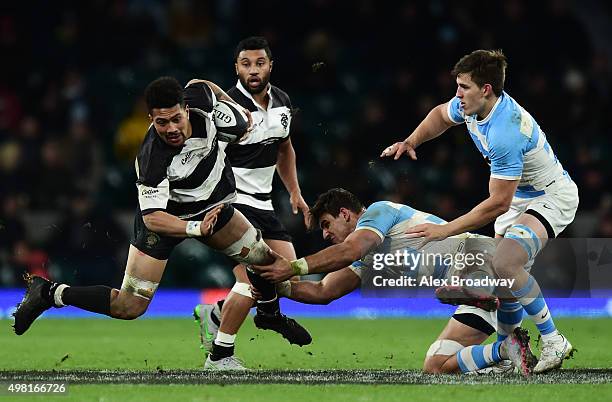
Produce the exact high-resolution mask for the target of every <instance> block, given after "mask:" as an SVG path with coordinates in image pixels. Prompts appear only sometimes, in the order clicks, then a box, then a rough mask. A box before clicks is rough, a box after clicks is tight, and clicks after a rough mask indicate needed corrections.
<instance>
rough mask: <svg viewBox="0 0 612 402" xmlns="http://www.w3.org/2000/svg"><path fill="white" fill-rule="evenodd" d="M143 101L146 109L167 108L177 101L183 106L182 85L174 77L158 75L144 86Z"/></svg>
mask: <svg viewBox="0 0 612 402" xmlns="http://www.w3.org/2000/svg"><path fill="white" fill-rule="evenodd" d="M144 96H145V101H146V102H147V109H148V110H149V112H151V111H152V110H153V109H161V108H169V107H173V106H175V105H176V104H177V103H178V104H179V105H181V106H185V98H184V95H183V87H182V86H181V84H180V83H179V82H178V81H177V79H176V78H174V77H159V78H158V79H156V80H154V81H152V82H151V83H150V84H149V85H147V87H146V88H145V92H144Z"/></svg>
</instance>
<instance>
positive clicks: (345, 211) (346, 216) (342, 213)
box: [340, 208, 351, 222]
mask: <svg viewBox="0 0 612 402" xmlns="http://www.w3.org/2000/svg"><path fill="white" fill-rule="evenodd" d="M340 216H342V219H344V221H345V222H348V221H349V220H350V219H351V214H350V213H349V211H348V209H346V208H340Z"/></svg>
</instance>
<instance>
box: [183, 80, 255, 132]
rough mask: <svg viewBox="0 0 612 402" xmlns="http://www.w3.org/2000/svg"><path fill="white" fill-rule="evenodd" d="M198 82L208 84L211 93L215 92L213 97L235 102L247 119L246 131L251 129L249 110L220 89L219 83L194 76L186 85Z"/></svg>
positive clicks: (251, 119)
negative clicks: (247, 126)
mask: <svg viewBox="0 0 612 402" xmlns="http://www.w3.org/2000/svg"><path fill="white" fill-rule="evenodd" d="M199 82H203V83H204V84H206V85H208V86H209V87H210V90H211V91H212V92H213V94H215V97H216V98H217V99H218V100H225V101H228V102H232V103H234V104H236V106H237V107H239V108H240V109H242V111H243V112H244V114H246V116H247V118H248V119H249V128H248V129H247V132H248V131H251V130H252V129H253V117H252V116H251V112H250V111H249V109H246V108H243V107H242V106H240V105H239V104H238V102H236V101H235V100H233V99H232V98H231V97H230V96H229V95H228V94H227V93H225V91H224V90H223V89H221V87H219V85H217V84H215V83H214V82H212V81H208V80H200V79H197V78H194V79H192V80H190V81H189V82H188V83H187V86H189V85H192V84H197V83H199Z"/></svg>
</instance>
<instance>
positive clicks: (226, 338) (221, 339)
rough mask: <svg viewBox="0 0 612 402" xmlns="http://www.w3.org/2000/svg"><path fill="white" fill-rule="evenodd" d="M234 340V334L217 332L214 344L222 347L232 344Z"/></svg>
mask: <svg viewBox="0 0 612 402" xmlns="http://www.w3.org/2000/svg"><path fill="white" fill-rule="evenodd" d="M235 340H236V334H234V335H230V334H226V333H225V332H221V331H219V332H217V337H216V338H215V344H217V345H219V346H223V347H226V348H228V347H230V346H234V341H235Z"/></svg>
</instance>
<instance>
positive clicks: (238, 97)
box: [227, 85, 257, 112]
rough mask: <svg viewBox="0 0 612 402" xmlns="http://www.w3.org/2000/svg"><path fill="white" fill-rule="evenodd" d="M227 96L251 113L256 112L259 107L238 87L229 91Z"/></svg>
mask: <svg viewBox="0 0 612 402" xmlns="http://www.w3.org/2000/svg"><path fill="white" fill-rule="evenodd" d="M227 95H228V96H229V97H230V98H232V99H233V100H234V102H236V103H237V104H239V105H240V106H242V107H243V108H245V109H248V110H249V112H256V111H257V106H256V105H255V103H254V102H253V100H252V99H251V98H249V97H248V96H246V95H245V94H244V93H243V92H242V91H241V90H240V89H238V87H237V86H236V85H234V86H233V87H231V88H230V89H228V90H227Z"/></svg>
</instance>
